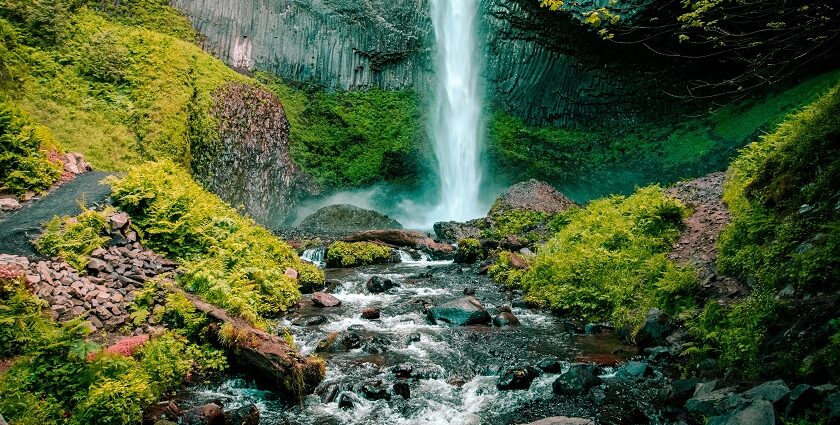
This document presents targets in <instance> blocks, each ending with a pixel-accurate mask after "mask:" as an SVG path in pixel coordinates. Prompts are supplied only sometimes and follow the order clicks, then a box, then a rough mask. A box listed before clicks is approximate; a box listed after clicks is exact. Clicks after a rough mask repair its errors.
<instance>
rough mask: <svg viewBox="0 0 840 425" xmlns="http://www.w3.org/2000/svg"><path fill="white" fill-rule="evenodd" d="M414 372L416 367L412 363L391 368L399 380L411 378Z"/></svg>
mask: <svg viewBox="0 0 840 425" xmlns="http://www.w3.org/2000/svg"><path fill="white" fill-rule="evenodd" d="M412 371H414V365H413V364H411V363H400V364H397V365H395V366H394V367H392V368H391V372H393V373H394V376H395V377H397V378H409V377H411V372H412Z"/></svg>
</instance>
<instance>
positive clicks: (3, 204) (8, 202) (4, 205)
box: [0, 198, 20, 211]
mask: <svg viewBox="0 0 840 425" xmlns="http://www.w3.org/2000/svg"><path fill="white" fill-rule="evenodd" d="M18 208H20V202H18V201H17V199H14V198H0V211H14V210H16V209H18Z"/></svg>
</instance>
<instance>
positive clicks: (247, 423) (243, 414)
mask: <svg viewBox="0 0 840 425" xmlns="http://www.w3.org/2000/svg"><path fill="white" fill-rule="evenodd" d="M259 423H260V410H259V409H257V406H256V405H255V404H253V403H251V404H246V405H244V406H242V407H239V408H237V409H232V410H228V411H225V425H259Z"/></svg>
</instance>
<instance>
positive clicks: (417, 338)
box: [406, 332, 420, 344]
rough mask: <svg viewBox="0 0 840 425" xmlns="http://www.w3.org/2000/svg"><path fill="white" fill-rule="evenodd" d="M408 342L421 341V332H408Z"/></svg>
mask: <svg viewBox="0 0 840 425" xmlns="http://www.w3.org/2000/svg"><path fill="white" fill-rule="evenodd" d="M406 342H407V343H409V344H411V343H414V342H420V333H419V332H412V333H410V334H408V337H407V338H406Z"/></svg>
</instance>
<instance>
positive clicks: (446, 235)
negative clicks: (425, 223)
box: [432, 221, 481, 243]
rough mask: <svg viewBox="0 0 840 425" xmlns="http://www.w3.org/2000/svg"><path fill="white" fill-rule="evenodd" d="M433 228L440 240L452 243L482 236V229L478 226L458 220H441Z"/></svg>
mask: <svg viewBox="0 0 840 425" xmlns="http://www.w3.org/2000/svg"><path fill="white" fill-rule="evenodd" d="M432 228H433V229H434V231H435V235H436V236H437V238H438V239H439V240H441V241H446V242H451V243H454V242H458V241H460V240H461V239H478V237H479V236H481V230H480V229H479V228H478V227H475V226H472V225H470V224H467V223H459V222H457V221H439V222H437V223H435V224H434V225H433V226H432Z"/></svg>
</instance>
